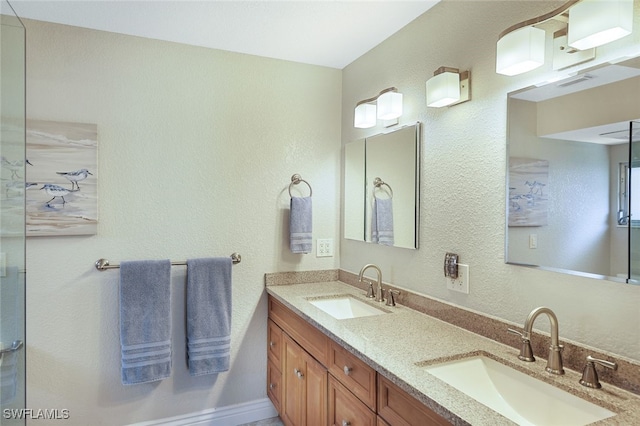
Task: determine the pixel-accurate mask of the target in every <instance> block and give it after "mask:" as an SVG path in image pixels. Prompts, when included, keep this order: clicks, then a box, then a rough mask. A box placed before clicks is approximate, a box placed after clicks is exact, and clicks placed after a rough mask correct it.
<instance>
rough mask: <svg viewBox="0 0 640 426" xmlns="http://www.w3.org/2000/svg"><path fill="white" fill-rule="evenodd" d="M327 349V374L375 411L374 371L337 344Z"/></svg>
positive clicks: (332, 343) (332, 344) (331, 344)
mask: <svg viewBox="0 0 640 426" xmlns="http://www.w3.org/2000/svg"><path fill="white" fill-rule="evenodd" d="M329 347H330V351H329V372H330V373H331V374H332V375H333V376H334V377H335V378H336V379H338V380H339V381H340V382H341V383H342V384H343V385H345V386H346V387H347V389H350V390H351V392H353V394H354V395H355V396H357V397H358V398H360V400H361V401H362V402H364V403H365V404H366V405H367V406H368V407H369V408H370V409H372V410H373V411H375V410H376V371H375V370H374V369H373V368H371V367H369V366H368V365H367V364H365V363H364V362H363V361H362V360H360V359H359V358H357V357H356V356H354V355H353V354H351V353H350V352H348V351H347V350H345V349H344V348H342V347H341V346H339V345H338V344H337V343H335V342H333V341H331V343H330V346H329Z"/></svg>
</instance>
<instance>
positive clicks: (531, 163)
mask: <svg viewBox="0 0 640 426" xmlns="http://www.w3.org/2000/svg"><path fill="white" fill-rule="evenodd" d="M548 185H549V162H548V161H547V160H537V159H534V158H518V157H510V158H509V212H508V214H509V226H545V225H547V223H548V219H547V213H548V209H549V186H548Z"/></svg>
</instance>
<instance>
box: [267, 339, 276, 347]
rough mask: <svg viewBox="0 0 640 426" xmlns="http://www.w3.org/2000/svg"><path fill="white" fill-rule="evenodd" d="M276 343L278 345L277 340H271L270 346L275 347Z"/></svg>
mask: <svg viewBox="0 0 640 426" xmlns="http://www.w3.org/2000/svg"><path fill="white" fill-rule="evenodd" d="M275 345H276V344H275V342H274V341H273V340H272V341H270V342H269V347H270V348H272V347H274V346H275Z"/></svg>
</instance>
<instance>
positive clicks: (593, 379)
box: [580, 355, 618, 389]
mask: <svg viewBox="0 0 640 426" xmlns="http://www.w3.org/2000/svg"><path fill="white" fill-rule="evenodd" d="M595 364H600V365H602V366H603V367H606V368H610V369H612V370H614V371H615V370H617V369H618V364H616V363H615V362H611V361H605V360H603V359H598V358H594V357H592V356H591V355H589V356H587V364H586V365H585V366H584V370H583V371H582V378H581V379H580V384H581V385H582V386H586V387H588V388H594V389H600V388H601V387H602V385H601V384H600V381H599V380H598V372H597V371H596V366H595Z"/></svg>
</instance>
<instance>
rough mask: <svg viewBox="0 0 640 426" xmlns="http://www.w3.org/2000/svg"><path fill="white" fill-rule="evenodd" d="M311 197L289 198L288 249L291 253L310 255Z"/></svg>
mask: <svg viewBox="0 0 640 426" xmlns="http://www.w3.org/2000/svg"><path fill="white" fill-rule="evenodd" d="M311 230H312V206H311V197H291V211H290V213H289V247H290V248H291V252H292V253H311V247H312V244H311V243H312V234H311Z"/></svg>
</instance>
